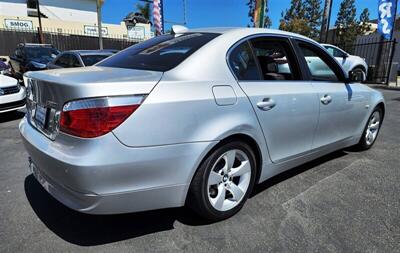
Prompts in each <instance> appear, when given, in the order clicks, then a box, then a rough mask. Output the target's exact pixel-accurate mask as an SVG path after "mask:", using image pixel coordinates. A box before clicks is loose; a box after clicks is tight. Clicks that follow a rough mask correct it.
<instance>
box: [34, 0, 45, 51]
mask: <svg viewBox="0 0 400 253" xmlns="http://www.w3.org/2000/svg"><path fill="white" fill-rule="evenodd" d="M36 10H37V14H38V20H39V42H40V43H42V44H43V43H44V37H43V29H42V17H41V13H40V4H39V0H36Z"/></svg>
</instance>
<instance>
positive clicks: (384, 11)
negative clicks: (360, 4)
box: [378, 0, 397, 40]
mask: <svg viewBox="0 0 400 253" xmlns="http://www.w3.org/2000/svg"><path fill="white" fill-rule="evenodd" d="M378 3H379V6H378V10H379V16H378V32H379V33H380V34H381V35H382V36H383V37H384V38H385V39H387V40H390V39H392V30H393V29H394V25H395V20H394V19H395V17H396V3H397V0H378Z"/></svg>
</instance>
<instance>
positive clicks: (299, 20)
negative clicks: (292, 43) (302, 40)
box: [279, 0, 311, 36]
mask: <svg viewBox="0 0 400 253" xmlns="http://www.w3.org/2000/svg"><path fill="white" fill-rule="evenodd" d="M305 13H306V9H305V6H304V3H303V1H302V0H291V3H290V8H289V9H286V10H285V11H284V12H282V14H281V17H282V18H281V20H280V24H279V29H280V30H284V31H289V32H294V33H299V34H303V35H306V36H307V35H309V34H310V30H311V28H310V26H309V24H308V23H307V20H306V19H305Z"/></svg>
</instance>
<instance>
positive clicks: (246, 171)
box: [187, 141, 256, 221]
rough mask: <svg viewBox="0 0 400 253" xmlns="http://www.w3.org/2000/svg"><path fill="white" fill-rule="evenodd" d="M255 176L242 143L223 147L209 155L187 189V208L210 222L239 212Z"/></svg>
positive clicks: (252, 157)
mask: <svg viewBox="0 0 400 253" xmlns="http://www.w3.org/2000/svg"><path fill="white" fill-rule="evenodd" d="M255 176H256V159H255V155H254V152H253V151H252V149H251V147H250V146H249V145H247V144H246V143H244V142H241V141H234V142H230V143H227V144H224V145H222V146H220V147H218V148H217V149H215V150H214V151H212V153H210V154H209V155H208V157H206V159H205V160H204V161H203V162H202V164H201V165H200V167H199V169H198V170H197V172H196V174H195V176H194V178H193V180H192V183H191V185H190V188H189V193H188V201H187V204H188V206H189V207H190V208H192V209H193V210H194V211H195V212H196V213H198V214H199V215H200V216H202V217H203V218H205V219H207V220H209V221H218V220H223V219H227V218H229V217H231V216H232V215H234V214H236V213H237V212H239V210H240V209H241V208H242V207H243V205H244V203H245V202H246V200H247V198H248V197H249V194H250V193H251V191H252V189H253V186H254V183H255Z"/></svg>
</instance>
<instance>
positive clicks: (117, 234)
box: [25, 174, 206, 246]
mask: <svg viewBox="0 0 400 253" xmlns="http://www.w3.org/2000/svg"><path fill="white" fill-rule="evenodd" d="M25 194H26V196H27V198H28V201H29V203H30V205H31V206H32V208H33V210H34V212H35V213H36V215H37V216H38V217H39V218H40V220H41V221H42V222H43V223H44V224H45V225H46V226H47V227H48V228H49V229H50V230H51V231H53V232H54V233H55V234H57V235H58V236H59V237H61V238H62V239H64V240H65V241H68V242H70V243H73V244H77V245H81V246H94V245H102V244H106V243H112V242H117V241H121V240H126V239H130V238H135V237H140V236H143V235H147V234H152V233H156V232H161V231H166V230H171V229H173V228H174V222H175V221H176V220H179V221H180V222H182V223H184V224H188V225H193V226H196V225H203V224H206V223H204V222H203V221H202V220H201V219H200V217H198V216H197V215H196V214H194V213H193V212H192V211H191V210H189V209H187V208H171V209H164V210H156V211H148V212H141V213H132V214H120V215H89V214H83V213H79V212H76V211H74V210H72V209H69V208H68V207H66V206H64V205H63V204H61V203H60V202H58V201H57V200H56V199H54V198H53V197H52V196H51V195H50V194H48V193H47V192H46V191H45V190H44V189H43V187H42V186H41V185H40V184H39V183H38V182H37V181H36V179H35V178H34V177H33V175H32V174H31V175H29V176H28V177H26V178H25Z"/></svg>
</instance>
